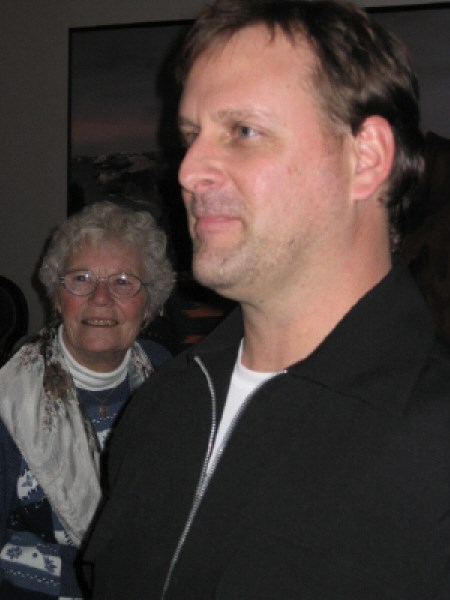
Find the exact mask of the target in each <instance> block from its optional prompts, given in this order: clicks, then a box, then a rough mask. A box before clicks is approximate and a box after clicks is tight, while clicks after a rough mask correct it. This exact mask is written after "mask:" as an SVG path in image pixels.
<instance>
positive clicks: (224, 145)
mask: <svg viewBox="0 0 450 600" xmlns="http://www.w3.org/2000/svg"><path fill="white" fill-rule="evenodd" d="M313 64H314V57H313V54H312V51H311V50H310V48H309V47H308V46H307V45H306V43H303V42H301V41H299V42H298V43H296V44H295V45H292V43H291V42H290V41H289V40H288V39H286V38H285V36H284V35H282V34H281V33H279V32H277V34H276V36H275V38H274V39H273V40H271V39H270V34H269V32H268V31H267V29H266V28H265V27H263V26H253V27H249V28H246V29H243V30H242V31H240V32H239V33H237V34H236V35H235V36H234V37H233V38H232V39H231V40H230V41H229V42H228V43H227V44H226V45H224V46H218V47H217V48H215V49H214V50H213V51H212V52H207V53H205V54H203V55H201V56H200V57H199V59H198V60H197V61H196V62H195V64H194V66H193V68H192V70H191V72H190V74H189V77H188V79H187V82H186V86H185V89H184V93H183V97H182V99H181V103H180V128H181V132H182V134H183V136H184V139H185V141H186V144H187V146H188V150H187V153H186V155H185V158H184V160H183V162H182V164H181V167H180V171H179V180H180V183H181V186H182V189H183V199H184V203H185V206H186V209H187V214H188V220H189V227H190V232H191V236H192V238H193V242H194V260H193V268H194V274H195V276H196V278H197V279H198V280H199V281H200V282H201V283H203V284H204V285H206V286H209V287H211V288H213V289H215V290H217V291H218V292H219V293H221V294H223V295H225V296H229V297H232V298H234V299H236V300H239V301H242V302H245V301H248V302H257V303H258V302H259V303H260V302H263V301H264V300H265V299H268V298H269V297H270V296H271V295H273V294H280V293H281V294H282V293H286V292H289V287H292V286H294V287H298V285H299V284H300V285H301V282H302V281H303V282H304V283H305V282H306V283H307V281H308V277H309V276H310V273H311V272H312V270H317V269H321V268H322V265H323V264H324V262H326V261H329V260H334V258H335V256H336V250H339V248H340V246H341V245H342V243H343V242H344V235H345V226H346V223H345V219H346V217H345V215H346V214H347V213H348V212H349V209H348V205H349V200H348V199H349V179H350V175H349V174H350V160H349V152H348V146H349V137H350V136H346V137H345V138H342V139H340V140H338V139H336V137H335V136H333V135H332V134H331V132H330V131H328V132H327V130H326V126H325V123H324V119H323V117H322V116H321V115H320V112H319V109H318V107H317V100H316V97H315V95H314V91H313V90H312V83H311V76H310V72H311V69H312V67H313ZM349 219H350V215H348V217H347V222H348V221H349ZM292 289H293V287H292Z"/></svg>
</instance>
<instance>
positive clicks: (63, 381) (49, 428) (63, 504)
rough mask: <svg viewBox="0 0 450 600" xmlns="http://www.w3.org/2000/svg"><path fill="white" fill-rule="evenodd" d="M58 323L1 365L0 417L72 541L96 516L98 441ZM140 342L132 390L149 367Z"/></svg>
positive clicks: (130, 369) (130, 370)
mask: <svg viewBox="0 0 450 600" xmlns="http://www.w3.org/2000/svg"><path fill="white" fill-rule="evenodd" d="M57 331H58V330H57V328H55V327H50V328H47V329H44V330H42V332H41V334H40V337H39V340H38V341H37V342H35V343H32V344H26V345H25V346H23V347H22V348H21V349H20V350H19V351H18V352H17V353H16V354H15V355H14V356H13V357H12V358H11V359H10V360H9V362H8V363H7V364H6V365H5V366H4V367H3V368H2V369H1V370H0V418H1V419H2V420H3V422H4V423H5V425H6V427H7V429H8V431H9V433H10V435H11V436H12V438H13V440H14V441H15V443H16V445H17V447H18V448H19V450H20V452H21V453H22V456H23V457H24V459H25V460H26V461H27V463H28V465H29V467H30V470H31V471H32V472H33V474H34V476H35V477H36V479H37V480H38V482H39V484H40V485H41V487H42V488H43V490H44V492H45V494H46V496H47V498H48V499H49V502H50V504H51V506H52V508H53V510H54V511H55V512H56V513H57V514H58V517H59V519H60V521H61V523H62V524H63V526H64V528H65V529H66V531H67V533H68V534H69V536H70V538H71V540H72V541H73V543H74V544H75V545H76V546H79V545H80V543H81V541H82V539H83V536H84V534H85V532H86V530H87V528H88V526H89V524H90V522H91V520H92V517H93V516H94V513H95V510H96V508H97V506H98V503H99V500H100V497H101V490H100V483H99V482H100V473H99V454H100V451H99V447H98V443H97V439H96V436H95V432H94V431H93V429H92V427H91V424H90V422H89V421H88V420H87V418H86V417H85V416H84V414H83V411H82V410H80V407H79V404H78V397H77V392H76V389H75V386H74V383H73V380H72V377H71V375H70V373H69V371H68V368H67V364H66V362H65V359H64V355H63V352H62V349H61V347H60V344H59V342H58V335H57ZM152 370H153V368H152V365H151V364H150V361H149V359H148V357H147V355H146V354H145V352H144V351H143V350H142V348H141V347H140V346H139V344H134V345H133V346H132V348H131V353H130V361H129V365H128V378H129V384H130V390H131V391H133V390H134V389H135V388H136V387H137V386H139V385H140V384H141V383H143V381H144V380H145V379H146V378H147V377H148V375H149V374H150V373H151V372H152Z"/></svg>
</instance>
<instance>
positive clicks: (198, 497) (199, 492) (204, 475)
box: [161, 356, 287, 600]
mask: <svg viewBox="0 0 450 600" xmlns="http://www.w3.org/2000/svg"><path fill="white" fill-rule="evenodd" d="M194 360H195V362H196V363H197V364H198V366H199V367H200V369H201V370H202V372H203V374H204V376H205V378H206V381H207V384H208V388H209V393H210V397H211V432H210V434H209V440H208V448H207V451H206V456H205V460H204V461H203V466H202V470H201V472H200V479H199V482H198V484H197V488H196V490H195V494H194V500H193V502H192V506H191V510H190V511H189V514H188V517H187V519H186V524H185V526H184V529H183V531H182V533H181V536H180V539H179V540H178V544H177V546H176V548H175V551H174V553H173V556H172V560H171V561H170V565H169V569H168V571H167V576H166V580H165V582H164V587H163V591H162V594H161V600H164V599H165V597H166V593H167V590H168V589H169V585H170V582H171V579H172V575H173V572H174V570H175V566H176V564H177V562H178V558H179V556H180V553H181V550H182V548H183V546H184V544H185V542H186V538H187V536H188V533H189V530H190V529H191V526H192V523H193V522H194V519H195V515H196V514H197V511H198V509H199V507H200V504H201V502H202V500H203V497H204V495H205V492H206V488H207V487H208V483H209V481H210V479H211V477H212V475H213V473H214V471H215V469H216V466H217V463H218V462H219V460H220V458H221V456H222V453H223V451H224V449H225V446H226V445H227V443H228V440H229V439H230V437H231V434H232V433H233V430H234V428H235V426H236V423H237V422H238V420H239V419H240V417H241V415H242V413H243V412H244V410H245V409H246V407H247V405H248V404H249V402H250V401H251V399H252V398H253V396H254V395H255V394H256V392H257V391H258V390H259V389H260V388H261V387H262V386H263V385H264V384H265V383H267V382H266V381H264V382H263V383H261V384H260V385H258V386H257V387H256V388H255V389H254V390H253V391H252V392H251V393H250V394H249V395H248V396H247V398H246V399H245V400H244V402H243V403H242V404H241V405H240V407H239V409H238V410H237V412H236V414H235V415H234V417H233V419H232V420H231V422H230V425H229V427H228V429H227V431H226V432H225V435H224V437H223V440H222V442H221V444H220V446H219V448H218V449H217V452H216V455H215V457H214V461H213V463H212V464H211V467H210V468H209V469H208V463H209V459H210V457H211V453H212V450H213V447H214V441H215V438H216V433H217V399H216V392H215V390H214V384H213V382H212V379H211V376H210V374H209V373H208V370H207V368H206V366H205V365H204V363H203V361H202V359H201V358H200V357H198V356H195V357H194ZM285 373H287V371H286V370H284V371H281V373H279V375H281V374H285ZM275 377H277V375H275ZM272 379H274V377H272V378H271V379H270V380H272Z"/></svg>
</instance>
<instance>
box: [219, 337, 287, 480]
mask: <svg viewBox="0 0 450 600" xmlns="http://www.w3.org/2000/svg"><path fill="white" fill-rule="evenodd" d="M242 344H243V342H242V341H241V345H240V346H239V351H238V355H237V359H236V363H235V365H234V370H233V375H232V377H231V382H230V388H229V390H228V396H227V399H226V402H225V406H224V409H223V414H222V418H221V420H220V424H219V428H218V430H217V435H216V439H215V442H214V447H213V450H212V452H211V456H210V459H209V463H208V470H210V469H211V467H212V465H213V464H214V460H215V457H216V454H217V452H218V451H219V449H220V447H221V444H222V441H223V439H224V437H225V435H226V433H227V431H228V429H229V427H230V425H231V423H232V421H233V419H234V417H235V415H236V413H237V412H238V411H239V409H240V407H241V405H242V404H243V403H244V402H245V400H246V399H247V397H248V396H249V395H250V394H251V393H252V392H253V390H255V389H256V388H257V387H259V386H260V385H262V384H263V383H264V382H265V381H267V380H268V379H271V378H272V377H274V376H275V375H278V372H277V371H276V372H274V373H266V372H260V371H252V370H251V369H247V367H244V365H243V364H242V361H241V357H242Z"/></svg>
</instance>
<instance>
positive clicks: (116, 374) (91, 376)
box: [58, 325, 131, 392]
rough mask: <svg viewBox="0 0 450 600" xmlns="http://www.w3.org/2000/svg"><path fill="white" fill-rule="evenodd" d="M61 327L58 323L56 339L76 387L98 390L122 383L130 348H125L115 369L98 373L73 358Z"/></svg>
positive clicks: (125, 373)
mask: <svg viewBox="0 0 450 600" xmlns="http://www.w3.org/2000/svg"><path fill="white" fill-rule="evenodd" d="M63 328H64V325H60V327H59V329H58V339H59V343H60V344H61V348H62V351H63V354H64V358H65V359H66V362H67V366H68V369H69V372H70V374H71V375H72V377H73V380H74V383H75V386H76V387H77V388H81V389H83V390H91V391H92V392H98V391H101V390H107V389H110V388H112V387H117V386H118V385H119V384H120V383H122V381H124V379H125V378H126V376H127V374H128V362H129V360H130V354H131V350H127V353H126V354H125V357H124V359H123V361H122V363H121V364H120V365H119V366H118V367H117V369H115V370H114V371H110V372H109V373H98V372H97V371H92V370H91V369H88V368H87V367H84V366H83V365H81V364H80V363H79V362H78V361H76V360H75V359H74V358H73V356H72V355H71V354H70V352H69V350H68V349H67V346H66V345H65V343H64V339H63Z"/></svg>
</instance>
